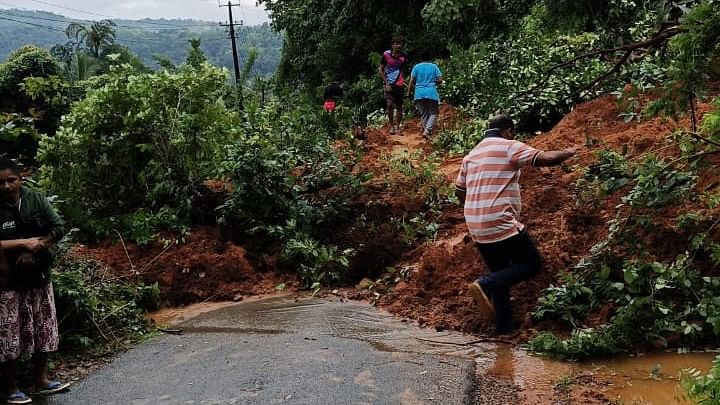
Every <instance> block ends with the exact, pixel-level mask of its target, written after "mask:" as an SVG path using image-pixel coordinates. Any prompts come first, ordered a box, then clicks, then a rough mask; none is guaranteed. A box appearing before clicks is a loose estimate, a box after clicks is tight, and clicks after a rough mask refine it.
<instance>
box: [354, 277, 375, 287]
mask: <svg viewBox="0 0 720 405" xmlns="http://www.w3.org/2000/svg"><path fill="white" fill-rule="evenodd" d="M372 285H373V281H372V280H370V279H369V278H363V279H362V280H360V282H359V283H358V285H357V289H358V290H367V289H368V288H370V287H372Z"/></svg>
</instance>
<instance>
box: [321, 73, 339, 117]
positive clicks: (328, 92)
mask: <svg viewBox="0 0 720 405" xmlns="http://www.w3.org/2000/svg"><path fill="white" fill-rule="evenodd" d="M342 96H343V89H342V86H340V83H338V81H337V80H333V81H332V83H330V84H328V86H327V87H325V94H324V96H323V98H324V99H325V105H324V107H325V111H327V112H333V111H335V108H337V103H338V101H339V100H340V98H341V97H342Z"/></svg>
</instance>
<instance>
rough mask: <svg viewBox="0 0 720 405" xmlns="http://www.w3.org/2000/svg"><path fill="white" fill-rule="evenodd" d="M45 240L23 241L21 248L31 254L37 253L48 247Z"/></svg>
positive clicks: (29, 239)
mask: <svg viewBox="0 0 720 405" xmlns="http://www.w3.org/2000/svg"><path fill="white" fill-rule="evenodd" d="M49 246H50V244H49V242H48V239H47V238H28V239H23V247H24V248H25V249H27V250H29V251H31V252H37V251H40V250H43V249H46V248H47V247H49Z"/></svg>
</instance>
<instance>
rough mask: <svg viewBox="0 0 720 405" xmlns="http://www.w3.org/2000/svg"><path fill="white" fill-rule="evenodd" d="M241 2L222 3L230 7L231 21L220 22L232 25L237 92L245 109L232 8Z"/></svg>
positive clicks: (240, 105) (231, 35)
mask: <svg viewBox="0 0 720 405" xmlns="http://www.w3.org/2000/svg"><path fill="white" fill-rule="evenodd" d="M239 6H240V4H232V3H231V2H230V1H228V4H227V5H220V7H227V8H228V18H229V20H228V21H229V23H228V24H220V25H221V26H223V27H230V42H231V44H232V54H233V66H234V67H235V85H236V87H237V94H238V105H239V107H240V110H242V109H243V91H242V83H240V66H239V65H238V56H237V45H235V38H236V37H235V24H236V23H235V21H234V20H233V15H232V8H233V7H239ZM238 25H240V26H242V25H243V22H242V21H240V23H239V24H238Z"/></svg>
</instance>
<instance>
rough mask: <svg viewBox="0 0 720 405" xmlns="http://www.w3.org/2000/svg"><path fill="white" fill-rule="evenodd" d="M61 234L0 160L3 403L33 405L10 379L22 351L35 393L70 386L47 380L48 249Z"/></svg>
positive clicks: (45, 207)
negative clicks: (4, 279) (3, 272)
mask: <svg viewBox="0 0 720 405" xmlns="http://www.w3.org/2000/svg"><path fill="white" fill-rule="evenodd" d="M63 234H64V229H63V222H62V220H61V219H60V217H59V216H58V214H57V213H56V212H55V210H54V209H53V208H52V206H51V205H50V202H49V201H48V200H47V198H45V197H44V196H42V195H41V194H40V193H38V192H36V191H33V190H31V189H29V188H27V187H24V186H23V185H22V176H21V174H20V170H19V168H18V167H17V166H16V165H15V164H14V163H13V162H12V161H10V160H0V250H1V251H2V255H1V256H4V257H5V258H6V260H5V262H4V263H3V265H4V266H3V267H7V268H6V271H9V273H10V277H9V282H3V284H2V285H0V375H1V377H0V391H2V392H3V393H4V395H5V396H6V403H8V404H27V403H30V402H32V399H30V397H28V396H27V395H25V393H23V392H21V391H20V390H19V389H18V386H17V381H16V380H15V378H16V368H17V366H16V363H17V359H18V358H19V357H20V355H22V354H23V353H32V363H33V366H34V371H35V373H34V374H35V384H36V386H37V389H38V391H39V392H40V393H42V394H52V393H55V392H59V391H62V390H64V389H66V388H67V387H68V386H69V384H65V383H62V382H60V381H51V380H50V379H49V378H48V353H50V352H53V351H56V350H57V348H58V343H59V334H58V327H57V316H56V313H55V299H54V295H53V288H52V283H51V282H50V265H51V264H52V254H51V253H50V251H49V250H48V248H50V247H51V246H52V245H54V244H55V243H57V242H58V241H59V240H60V239H61V238H62V237H63Z"/></svg>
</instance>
